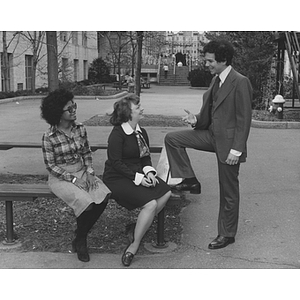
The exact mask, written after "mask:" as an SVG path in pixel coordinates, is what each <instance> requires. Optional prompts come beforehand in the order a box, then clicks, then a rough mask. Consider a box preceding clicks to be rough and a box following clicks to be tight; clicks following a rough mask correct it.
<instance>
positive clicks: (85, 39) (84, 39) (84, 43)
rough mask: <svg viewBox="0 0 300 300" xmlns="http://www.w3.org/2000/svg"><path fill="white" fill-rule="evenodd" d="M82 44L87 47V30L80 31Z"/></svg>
mask: <svg viewBox="0 0 300 300" xmlns="http://www.w3.org/2000/svg"><path fill="white" fill-rule="evenodd" d="M82 46H83V47H87V31H82Z"/></svg>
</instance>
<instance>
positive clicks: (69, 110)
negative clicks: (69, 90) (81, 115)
mask: <svg viewBox="0 0 300 300" xmlns="http://www.w3.org/2000/svg"><path fill="white" fill-rule="evenodd" d="M76 109H77V103H74V104H73V105H70V106H68V108H67V109H64V110H63V112H65V111H68V112H69V113H70V114H71V113H73V112H74V111H75V110H76Z"/></svg>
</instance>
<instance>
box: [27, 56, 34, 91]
mask: <svg viewBox="0 0 300 300" xmlns="http://www.w3.org/2000/svg"><path fill="white" fill-rule="evenodd" d="M32 69H33V56H32V55H25V81H26V90H31V88H32Z"/></svg>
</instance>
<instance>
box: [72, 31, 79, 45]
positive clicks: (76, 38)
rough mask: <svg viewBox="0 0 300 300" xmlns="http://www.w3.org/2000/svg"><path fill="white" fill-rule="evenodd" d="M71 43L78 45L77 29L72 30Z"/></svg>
mask: <svg viewBox="0 0 300 300" xmlns="http://www.w3.org/2000/svg"><path fill="white" fill-rule="evenodd" d="M72 44H74V45H78V31H72Z"/></svg>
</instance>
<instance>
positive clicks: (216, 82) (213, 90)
mask: <svg viewBox="0 0 300 300" xmlns="http://www.w3.org/2000/svg"><path fill="white" fill-rule="evenodd" d="M219 87H220V77H219V76H217V78H216V80H215V82H214V86H213V89H212V98H213V101H216V94H217V92H218V90H219Z"/></svg>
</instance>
